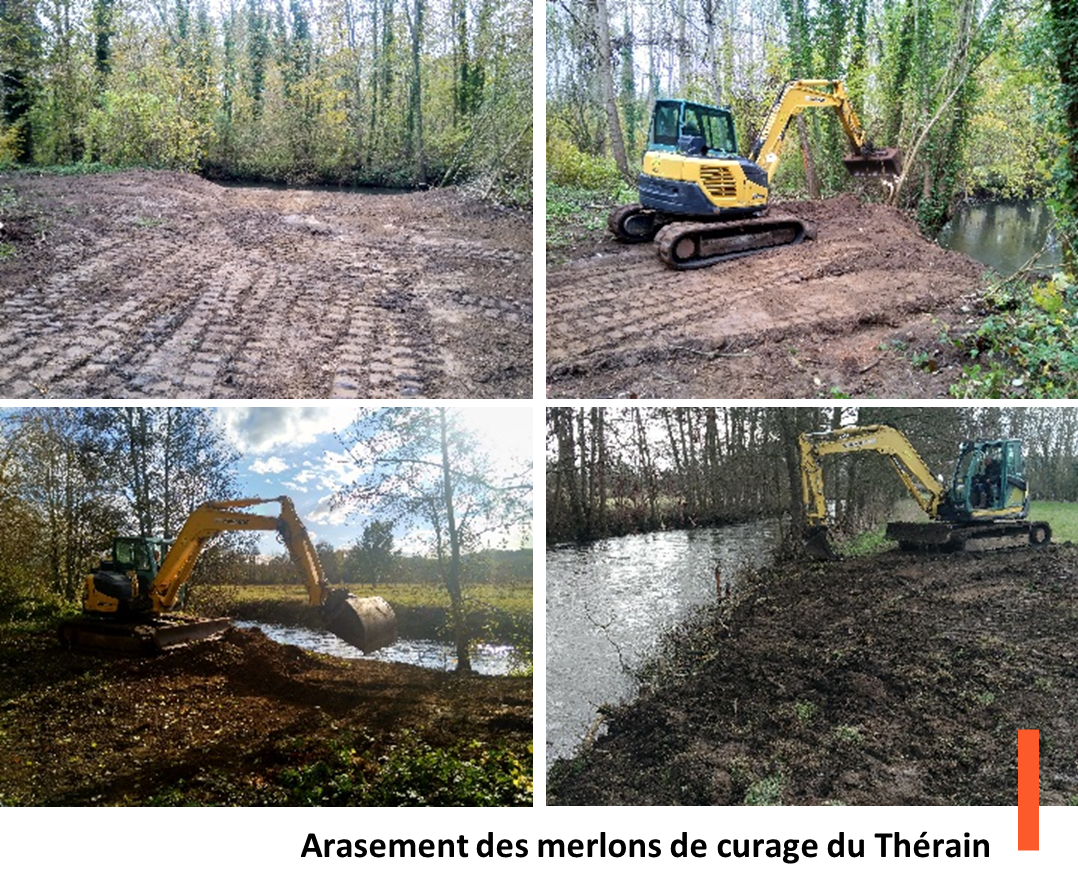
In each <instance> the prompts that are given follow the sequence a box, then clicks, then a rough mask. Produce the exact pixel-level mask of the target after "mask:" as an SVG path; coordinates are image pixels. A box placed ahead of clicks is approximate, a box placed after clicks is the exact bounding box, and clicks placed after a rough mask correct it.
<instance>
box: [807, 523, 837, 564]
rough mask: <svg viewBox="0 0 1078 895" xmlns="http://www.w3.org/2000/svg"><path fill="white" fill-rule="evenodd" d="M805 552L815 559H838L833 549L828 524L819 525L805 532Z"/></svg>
mask: <svg viewBox="0 0 1078 895" xmlns="http://www.w3.org/2000/svg"><path fill="white" fill-rule="evenodd" d="M805 553H807V554H808V555H809V556H811V557H812V558H813V559H838V557H837V556H835V551H834V550H832V549H831V541H830V539H829V538H828V536H827V528H826V526H823V525H819V526H816V527H814V528H810V529H809V530H808V531H807V532H805Z"/></svg>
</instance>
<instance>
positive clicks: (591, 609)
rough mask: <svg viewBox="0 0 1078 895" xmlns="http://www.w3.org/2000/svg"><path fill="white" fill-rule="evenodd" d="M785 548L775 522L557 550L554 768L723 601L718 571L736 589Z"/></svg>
mask: <svg viewBox="0 0 1078 895" xmlns="http://www.w3.org/2000/svg"><path fill="white" fill-rule="evenodd" d="M779 540H780V532H779V525H778V522H777V521H767V520H765V521H762V522H751V523H744V524H741V525H727V526H720V527H717V528H708V529H694V530H690V531H666V532H654V533H652V534H646V535H628V536H626V537H621V538H609V539H607V540H603V541H598V542H596V543H594V544H589V545H587V546H583V547H561V548H555V549H552V550H549V551H547V557H546V578H547V610H546V630H547V637H546V641H547V659H546V673H547V763H548V764H549V763H550V762H552V761H553V760H554V759H556V758H567V757H569V756H571V755H572V754H573V753H574V752H575V751H576V749H577V748H578V747H579V746H580V744H581V743H582V742H583V741H584V740H585V738H586V737H587V736H588V734H589V732H590V731H591V729H592V728H593V726H594V725H595V723H596V717H597V716H596V709H597V708H598V707H599V706H600V705H603V704H610V703H617V702H621V701H624V700H626V699H628V698H631V697H632V696H633V695H634V687H635V685H634V678H633V675H632V672H633V671H634V670H635V669H636V668H638V667H639V666H640V663H641V661H642V660H643V659H644V658H645V657H646V656H647V654H648V653H649V651H651V650H652V649H653V648H654V646H655V644H656V643H657V641H658V639H659V636H660V635H661V634H662V632H663V631H665V630H668V629H669V628H671V627H673V626H674V625H676V624H677V623H678V622H680V621H682V620H683V619H684V618H685V617H686V616H687V615H688V614H689V612H690V610H691V609H692V607H694V606H697V605H700V604H704V603H708V602H711V601H713V600H714V599H716V595H715V568H716V566H721V568H722V575H723V581H726V582H730V583H731V584H733V585H734V586H735V587H736V581H737V576H738V573H739V572H740V571H742V570H744V569H750V568H757V567H759V566H762V565H765V564H766V563H768V562H770V560H771V557H772V555H773V553H774V550H775V548H776V547H777V545H778V543H779Z"/></svg>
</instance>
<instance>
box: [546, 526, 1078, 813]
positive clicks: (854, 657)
mask: <svg viewBox="0 0 1078 895" xmlns="http://www.w3.org/2000/svg"><path fill="white" fill-rule="evenodd" d="M1076 572H1078V547H1075V546H1073V545H1069V544H1068V545H1060V546H1052V547H1046V548H1044V549H1042V550H1029V549H1017V550H1010V551H1001V552H999V553H995V554H983V553H981V554H972V553H966V554H957V555H935V556H929V555H917V554H904V553H900V552H898V551H893V552H890V553H887V554H883V555H880V556H875V557H869V558H863V559H856V560H846V561H843V562H841V563H826V564H819V563H816V564H806V563H799V564H796V565H794V564H786V565H784V566H780V567H778V568H776V569H774V570H771V571H768V572H765V573H763V574H762V575H761V577H760V579H759V581H758V582H757V583H756V585H755V586H753V587H752V588H748V587H747V588H746V589H745V590H744V591H743V592H742V593H740V594H736V595H735V602H734V604H732V606H731V604H729V603H728V604H726V605H725V606H718V607H714V608H713V609H712V610H711V612H710V613H708V614H707V615H706V616H704V617H703V618H701V619H700V620H699V623H698V624H697V625H690V626H689V627H687V628H686V629H685V630H684V631H682V632H681V633H680V635H679V636H678V637H677V640H676V651H677V653H678V658H677V659H675V660H668V661H667V662H666V663H665V664H660V665H659V666H658V669H659V673H658V675H657V680H655V682H654V683H655V687H654V689H653V690H651V691H649V692H648V693H646V694H645V695H642V696H641V697H640V698H639V699H638V701H637V702H635V703H633V704H632V705H628V706H624V707H621V708H618V709H613V710H611V711H610V713H609V715H608V718H609V732H608V734H607V735H606V736H603V737H600V738H599V739H597V740H596V741H595V743H594V746H593V747H592V748H590V749H586V750H584V752H583V753H582V755H580V756H579V757H578V758H575V759H573V760H570V761H567V762H561V763H559V764H556V765H555V769H554V771H553V772H552V774H551V783H550V786H549V789H550V797H551V799H552V800H553V801H555V802H559V803H563V804H741V803H747V804H754V803H761V802H767V803H778V802H781V803H783V804H794V805H797V804H812V805H818V804H826V803H841V804H849V805H962V804H970V805H1014V804H1015V803H1016V799H1017V786H1018V776H1017V765H1016V758H1017V731H1018V730H1019V729H1037V730H1039V731H1040V800H1041V804H1042V805H1063V804H1075V802H1076V800H1078V687H1076V683H1078V664H1076V659H1078V645H1076V644H1078V640H1076V633H1078V607H1076V604H1075V600H1074V581H1075V574H1076ZM668 655H669V654H668Z"/></svg>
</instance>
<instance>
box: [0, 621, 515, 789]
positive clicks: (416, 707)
mask: <svg viewBox="0 0 1078 895" xmlns="http://www.w3.org/2000/svg"><path fill="white" fill-rule="evenodd" d="M2 636H3V640H4V641H6V642H3V643H2V644H0V645H2V647H3V655H4V656H8V657H11V656H16V657H17V660H13V659H11V658H8V659H5V660H3V661H0V672H2V674H0V804H4V805H147V804H224V805H230V804H240V805H275V804H296V802H295V798H296V794H295V792H294V791H293V790H290V789H289V786H288V785H287V784H288V781H289V779H292V780H295V779H296V775H297V774H298V773H301V771H302V769H303V768H304V767H307V768H312V767H313V768H314V769H315V771H314V772H311V773H315V772H317V771H318V769H319V768H320V767H321V768H322V769H323V770H324V769H325V768H328V767H337V766H338V765H340V763H341V753H342V751H344V752H346V753H347V754H348V755H350V756H351V758H350V767H349V773H350V774H352V775H354V776H355V779H356V780H359V779H361V778H362V776H363V774H364V773H367V774H372V773H376V771H377V765H375V764H368V763H369V762H375V761H378V758H379V756H385V755H387V754H389V753H390V752H391V751H392V750H393V749H394V748H397V747H399V746H400V745H401V744H402V743H403V744H411V745H412V746H413V747H414V746H415V744H417V743H418V744H420V746H421V748H423V749H426V748H430V749H447V750H448V749H454V748H456V747H458V746H460V745H461V744H466V745H467V746H468V747H474V748H477V749H481V750H486V749H492V748H497V749H509V750H510V751H512V752H513V753H514V754H517V755H520V756H525V757H528V748H529V744H530V743H531V741H532V686H531V679H530V678H515V677H514V678H508V677H479V676H459V675H455V674H448V673H445V672H440V671H430V670H426V669H422V668H417V667H413V666H410V665H401V664H394V663H388V662H377V661H367V660H360V661H348V660H342V659H331V658H328V657H324V656H318V655H315V654H311V653H305V652H303V651H302V650H300V649H298V648H296V647H291V646H282V645H281V644H277V643H274V642H273V641H271V640H269V639H268V638H267V637H266V636H265V635H264V634H262V632H261V631H258V630H238V629H232V630H230V631H228V632H227V633H226V634H225V635H224V636H223V637H221V638H219V639H216V640H211V641H202V642H200V643H195V644H190V645H187V646H184V647H178V648H175V649H172V650H169V651H166V652H165V653H162V654H160V655H157V656H152V657H146V658H135V657H125V656H106V655H100V654H94V653H89V652H77V651H66V650H62V649H61V648H60V647H59V645H58V643H57V641H56V640H55V638H54V636H53V635H52V634H51V632H50V633H48V634H45V633H39V634H33V635H30V634H17V633H14V632H10V631H8V632H5V633H4V634H3V635H2ZM349 750H352V751H349ZM319 762H321V765H319ZM334 762H336V764H334ZM529 764H530V757H529ZM290 775H291V777H290ZM326 788H327V790H328V788H329V787H328V784H326Z"/></svg>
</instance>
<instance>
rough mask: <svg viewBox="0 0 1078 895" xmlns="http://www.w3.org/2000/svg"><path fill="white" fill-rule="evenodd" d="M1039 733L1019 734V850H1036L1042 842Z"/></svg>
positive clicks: (1024, 732) (1021, 731) (1034, 731)
mask: <svg viewBox="0 0 1078 895" xmlns="http://www.w3.org/2000/svg"><path fill="white" fill-rule="evenodd" d="M1040 749H1041V747H1040V731H1039V730H1020V731H1018V850H1019V851H1038V850H1039V849H1040V842H1041V820H1040V807H1041V764H1040V762H1041V751H1040Z"/></svg>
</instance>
